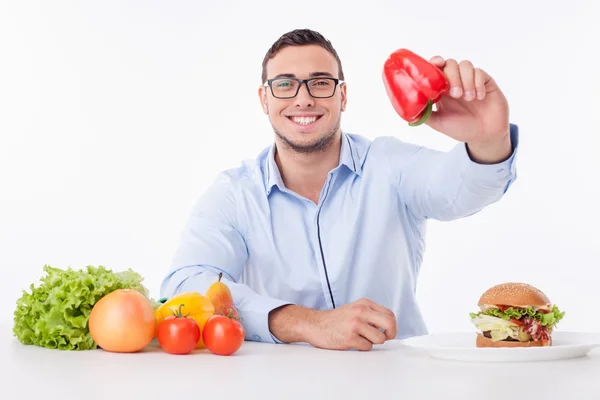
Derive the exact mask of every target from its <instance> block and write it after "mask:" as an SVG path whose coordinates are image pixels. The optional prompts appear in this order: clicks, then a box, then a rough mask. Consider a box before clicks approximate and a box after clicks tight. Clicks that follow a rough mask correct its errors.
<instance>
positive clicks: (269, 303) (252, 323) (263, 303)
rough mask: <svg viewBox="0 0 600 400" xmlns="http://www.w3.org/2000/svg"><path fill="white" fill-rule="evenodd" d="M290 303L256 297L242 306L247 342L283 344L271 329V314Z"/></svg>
mask: <svg viewBox="0 0 600 400" xmlns="http://www.w3.org/2000/svg"><path fill="white" fill-rule="evenodd" d="M287 304H291V303H289V302H286V301H283V300H278V299H272V298H269V297H262V296H256V297H253V298H252V299H251V300H250V301H248V302H247V303H246V304H243V305H240V307H239V308H238V311H239V313H240V318H241V323H242V326H243V327H244V331H245V332H246V340H249V341H254V342H266V343H283V342H282V341H280V340H278V339H277V338H276V337H275V336H273V334H272V333H271V331H270V329H269V313H270V312H271V311H272V310H274V309H276V308H279V307H281V306H284V305H287Z"/></svg>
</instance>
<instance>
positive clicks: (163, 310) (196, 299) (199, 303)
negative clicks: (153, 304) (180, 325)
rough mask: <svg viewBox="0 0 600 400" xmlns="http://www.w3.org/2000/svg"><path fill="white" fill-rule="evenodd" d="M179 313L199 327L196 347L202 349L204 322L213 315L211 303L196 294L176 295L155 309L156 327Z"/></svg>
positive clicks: (213, 308) (213, 309) (213, 310)
mask: <svg viewBox="0 0 600 400" xmlns="http://www.w3.org/2000/svg"><path fill="white" fill-rule="evenodd" d="M179 311H181V314H182V315H183V316H187V317H188V318H192V319H194V320H195V321H196V323H197V324H198V326H199V327H200V340H199V341H198V344H197V345H196V348H197V349H202V348H204V347H205V346H204V341H203V340H202V330H203V329H204V325H205V324H206V321H208V319H209V318H210V317H212V316H213V315H214V314H215V307H214V306H213V303H212V302H211V301H210V300H209V299H208V298H207V297H205V296H203V295H202V294H200V293H197V292H186V293H180V294H177V295H175V296H173V297H171V298H170V299H168V300H167V301H165V302H164V303H163V304H162V305H160V307H158V308H157V309H156V311H155V312H154V315H155V317H156V326H157V327H158V325H159V324H160V323H161V322H162V321H163V320H164V319H165V318H167V317H170V316H172V315H174V314H175V313H177V312H179Z"/></svg>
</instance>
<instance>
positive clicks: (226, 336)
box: [202, 315, 245, 356]
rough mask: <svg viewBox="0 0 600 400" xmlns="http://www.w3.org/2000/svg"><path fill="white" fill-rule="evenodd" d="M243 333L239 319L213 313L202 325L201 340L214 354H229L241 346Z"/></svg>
mask: <svg viewBox="0 0 600 400" xmlns="http://www.w3.org/2000/svg"><path fill="white" fill-rule="evenodd" d="M244 334H245V332H244V327H243V326H242V324H240V323H239V321H237V320H235V319H232V318H228V317H226V316H224V315H213V316H212V317H210V319H209V320H208V321H207V322H206V325H204V329H203V330H202V340H203V341H204V345H205V346H206V348H207V349H208V350H210V351H211V352H213V353H214V354H218V355H221V356H229V355H231V354H233V353H235V352H236V351H238V349H239V348H240V347H242V343H243V342H244Z"/></svg>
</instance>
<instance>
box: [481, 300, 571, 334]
mask: <svg viewBox="0 0 600 400" xmlns="http://www.w3.org/2000/svg"><path fill="white" fill-rule="evenodd" d="M480 315H489V316H493V317H498V318H502V319H504V320H509V319H511V318H513V319H520V318H521V317H524V316H528V317H532V318H535V319H537V320H539V321H540V323H541V324H542V326H545V327H548V328H549V329H552V328H554V327H555V326H556V324H558V322H559V321H560V320H561V319H563V317H564V316H565V313H564V311H560V310H559V309H558V307H557V306H556V305H553V306H552V310H551V311H550V312H549V313H543V312H540V311H536V310H534V309H533V308H531V307H527V308H522V309H521V308H512V307H509V308H507V309H506V310H504V311H501V310H500V309H499V308H490V309H489V310H486V311H480V312H478V313H470V316H471V319H473V318H475V317H477V316H480Z"/></svg>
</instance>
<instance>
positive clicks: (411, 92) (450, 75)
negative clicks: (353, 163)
mask: <svg viewBox="0 0 600 400" xmlns="http://www.w3.org/2000/svg"><path fill="white" fill-rule="evenodd" d="M383 78H384V84H385V88H386V91H387V93H388V96H389V97H390V100H391V102H392V105H393V106H394V109H395V110H396V111H397V112H398V114H399V115H400V116H401V117H402V118H403V119H405V120H406V121H408V122H409V123H410V124H411V125H413V126H414V125H419V124H421V123H425V124H427V125H428V126H430V127H431V128H432V129H435V130H436V131H438V132H441V133H443V134H445V135H447V136H449V137H451V138H453V139H455V140H458V141H460V142H464V143H467V147H468V150H469V154H470V155H471V157H472V158H473V160H475V161H477V162H482V163H494V162H499V161H501V160H503V159H506V158H508V157H509V156H510V154H511V152H512V148H511V143H510V135H509V129H510V124H509V119H508V117H509V115H508V114H509V113H508V111H509V110H508V102H507V100H506V98H505V97H504V94H503V93H502V91H501V90H500V88H499V87H498V85H497V84H496V82H495V81H494V79H493V78H492V77H491V76H489V75H488V74H487V73H486V72H485V71H483V70H482V69H481V68H476V67H474V66H473V64H472V63H471V62H470V61H468V60H464V61H461V62H460V63H458V62H457V61H456V60H454V59H451V58H450V59H447V60H444V59H443V58H442V57H439V56H436V57H433V58H431V59H430V60H429V62H427V61H425V60H424V59H423V58H421V57H419V56H418V55H416V54H414V53H412V52H410V51H408V50H406V49H401V50H398V51H396V52H394V53H392V55H391V56H390V58H388V60H386V62H385V65H384V71H383ZM434 104H435V107H436V110H435V111H433V105H434Z"/></svg>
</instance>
